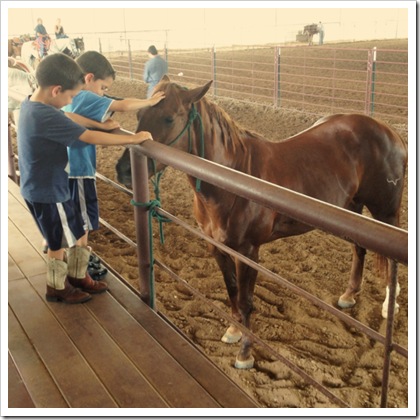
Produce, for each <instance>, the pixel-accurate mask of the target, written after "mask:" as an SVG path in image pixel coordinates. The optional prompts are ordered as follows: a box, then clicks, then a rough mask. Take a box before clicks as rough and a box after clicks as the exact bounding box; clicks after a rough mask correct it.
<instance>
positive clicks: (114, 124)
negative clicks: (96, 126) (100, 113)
mask: <svg viewBox="0 0 420 420" xmlns="http://www.w3.org/2000/svg"><path fill="white" fill-rule="evenodd" d="M101 126H102V130H104V131H112V130H115V129H116V128H120V123H119V122H118V121H114V120H112V119H111V118H108V119H107V120H106V121H104V122H103V123H102V124H101Z"/></svg>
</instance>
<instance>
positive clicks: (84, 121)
mask: <svg viewBox="0 0 420 420" xmlns="http://www.w3.org/2000/svg"><path fill="white" fill-rule="evenodd" d="M65 115H66V117H68V118H70V119H71V120H72V121H73V122H75V123H76V124H79V125H81V126H82V127H86V128H91V129H93V130H103V131H111V130H114V129H115V128H119V126H120V125H119V123H118V122H117V121H113V120H111V119H109V120H107V121H105V122H103V123H102V122H99V121H95V120H91V119H90V118H86V117H83V116H82V115H79V114H75V113H74V112H65Z"/></svg>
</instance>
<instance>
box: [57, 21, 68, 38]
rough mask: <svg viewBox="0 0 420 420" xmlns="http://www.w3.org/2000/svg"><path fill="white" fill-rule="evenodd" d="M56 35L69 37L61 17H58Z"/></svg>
mask: <svg viewBox="0 0 420 420" xmlns="http://www.w3.org/2000/svg"><path fill="white" fill-rule="evenodd" d="M54 32H55V37H56V38H57V39H62V38H68V36H67V35H66V34H65V33H64V28H63V26H62V25H61V19H60V18H58V19H57V22H56V24H55V28H54Z"/></svg>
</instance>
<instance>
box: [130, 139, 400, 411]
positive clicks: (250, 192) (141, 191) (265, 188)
mask: <svg viewBox="0 0 420 420" xmlns="http://www.w3.org/2000/svg"><path fill="white" fill-rule="evenodd" d="M168 148H169V146H166V145H162V144H160V143H156V142H145V143H143V144H142V145H139V146H136V147H135V148H131V164H132V172H133V195H134V197H143V198H145V199H146V200H147V199H148V198H147V192H148V187H147V182H148V181H147V177H137V178H135V177H134V175H135V174H136V173H138V174H139V173H144V171H146V170H147V169H146V168H147V160H146V159H145V157H146V156H147V157H149V158H152V159H156V160H158V161H160V162H163V163H164V164H166V165H169V166H172V167H174V168H175V169H178V170H181V171H183V172H185V173H187V174H189V175H192V176H194V177H197V178H199V179H201V180H203V181H206V182H209V183H211V184H213V185H216V186H218V187H220V188H223V189H226V190H227V191H230V192H232V193H234V194H237V195H239V196H241V197H244V198H247V199H250V200H252V201H255V202H257V203H259V204H262V205H264V206H267V207H270V208H272V209H273V210H276V211H279V212H280V213H284V214H286V215H292V217H295V218H296V219H297V220H300V221H302V222H305V223H307V224H309V225H310V226H314V227H316V228H320V229H322V230H325V231H327V232H331V233H333V234H334V235H337V236H339V237H342V238H344V239H346V240H350V241H355V242H356V243H359V244H362V246H366V248H367V249H371V250H375V251H379V252H380V253H384V254H385V255H387V256H389V257H391V258H393V259H396V260H399V261H401V262H403V263H404V264H407V261H408V232H406V231H403V230H402V229H399V228H394V227H392V226H389V225H385V224H384V223H381V222H377V221H375V220H373V219H370V218H367V217H364V216H361V215H358V214H352V213H351V212H348V211H346V210H344V209H341V208H338V207H336V206H332V205H330V204H327V203H323V202H321V201H319V200H315V199H313V198H310V197H307V196H304V195H302V194H298V193H296V192H294V191H291V190H288V189H286V188H283V187H279V186H277V185H273V184H271V183H267V182H265V181H262V180H260V179H257V178H253V177H251V176H249V175H246V174H244V173H241V172H238V171H235V170H232V169H230V168H225V167H223V166H220V165H216V164H214V163H213V162H210V161H206V160H203V159H201V158H198V157H196V156H193V155H190V154H187V153H185V152H182V151H179V150H177V149H173V148H170V153H168V150H167V149H168ZM133 166H134V167H133ZM145 191H146V195H145ZM297 203H298V204H297ZM141 204H142V205H141V207H136V208H135V214H136V215H137V214H138V213H139V214H141V217H142V219H143V224H142V225H140V224H137V225H136V230H137V235H139V234H140V235H143V239H142V240H143V241H144V240H145V239H144V236H147V235H145V232H146V231H148V235H149V236H148V237H150V235H151V234H152V233H151V232H150V231H149V226H148V225H147V223H146V222H145V221H144V220H145V219H146V216H145V215H146V214H147V213H148V212H149V211H150V208H148V207H147V206H145V205H144V204H146V203H144V202H143V203H141ZM297 209H300V211H298V213H297ZM157 212H158V213H159V212H160V213H161V214H162V215H164V216H166V217H168V218H170V219H171V220H172V221H177V222H179V220H177V219H176V218H174V217H173V216H172V215H170V214H169V213H167V212H164V211H161V210H160V209H157ZM324 216H325V217H324ZM136 217H137V218H138V220H140V218H139V216H136ZM353 218H354V220H352V219H353ZM183 226H184V227H186V226H185V224H183ZM188 230H189V231H190V232H193V231H194V230H195V229H188ZM196 234H197V235H199V236H200V237H202V238H204V239H205V240H207V241H209V242H211V243H212V244H213V245H215V246H217V247H219V248H220V249H222V250H223V251H225V252H227V253H228V254H230V255H232V256H233V257H234V258H239V259H241V260H242V261H243V262H245V263H246V264H248V265H250V266H251V267H252V268H254V269H256V270H258V271H260V272H263V273H264V274H265V275H267V276H268V277H269V278H271V279H274V280H275V281H276V282H277V283H278V284H280V285H281V286H285V287H287V288H290V289H291V290H293V292H294V293H296V294H297V295H300V296H303V297H305V298H306V299H308V300H309V301H311V302H312V303H314V304H315V305H317V306H319V307H321V308H322V309H324V310H326V311H327V312H329V313H331V314H333V315H335V316H337V317H339V318H340V319H342V320H343V321H344V322H346V323H348V324H349V325H352V326H356V328H358V329H360V330H361V331H362V332H363V333H365V334H367V335H368V336H369V337H371V338H373V339H375V340H377V341H379V342H381V343H382V344H384V347H385V352H384V365H383V376H382V393H381V407H386V406H387V396H388V387H389V374H390V358H391V352H392V350H394V351H397V352H398V353H399V354H401V355H403V356H404V357H408V352H407V350H406V349H404V348H402V347H401V346H399V345H398V344H395V343H393V340H392V335H393V324H394V307H395V299H396V287H397V282H396V280H395V281H393V282H392V284H390V285H389V288H390V301H389V306H388V311H389V314H388V319H387V328H386V336H385V337H383V336H380V334H378V333H376V332H375V331H373V330H371V329H370V328H369V327H368V326H366V325H363V324H361V323H358V322H357V321H355V320H354V319H353V318H351V317H349V316H348V315H346V314H344V313H343V312H341V311H339V310H337V309H336V308H334V307H332V306H331V305H328V304H327V303H325V302H323V301H322V300H320V299H318V298H317V297H315V296H313V295H311V294H310V293H308V292H306V291H305V290H303V289H300V288H299V287H297V286H295V285H293V284H292V283H290V282H288V281H287V280H285V279H283V278H281V277H280V276H278V275H276V274H274V273H272V272H271V271H269V270H267V269H265V268H264V267H262V266H260V265H259V264H257V263H255V262H254V261H251V260H249V259H248V258H246V257H244V256H243V255H240V254H239V253H237V252H236V251H233V250H232V249H230V248H228V247H226V246H224V245H223V244H221V243H219V242H217V241H215V240H213V239H212V238H210V237H208V236H207V235H204V234H202V233H198V232H196ZM388 235H389V237H388ZM138 237H139V236H138ZM387 237H388V239H386V238H387ZM375 238H376V239H375ZM377 239H378V241H377V243H376V244H374V242H376V240H377ZM365 240H366V241H367V242H365ZM372 241H373V242H372ZM368 242H369V244H368ZM385 243H388V245H389V247H388V245H385ZM384 246H385V248H388V249H387V250H385V248H384ZM138 256H139V267H145V266H149V267H153V265H154V261H153V259H152V260H150V259H149V260H147V258H146V260H145V259H144V257H143V255H142V253H141V252H139V253H138ZM149 256H150V254H149ZM158 265H159V266H162V265H161V264H160V263H159V264H158ZM139 275H140V277H139V278H140V282H141V284H142V285H141V289H142V290H143V291H145V292H146V293H145V295H144V296H143V298H144V300H145V301H146V302H148V303H149V304H150V303H151V302H154V296H153V293H154V291H153V290H154V287H153V282H154V278H153V272H150V273H145V271H144V270H142V269H140V270H139ZM174 278H177V276H176V275H174ZM229 318H230V317H229ZM243 328H244V327H242V326H241V329H243ZM251 335H252V336H253V334H252V333H251ZM259 341H260V340H259V339H258V340H257V342H259ZM276 357H277V358H278V359H279V360H281V361H282V362H283V363H285V364H286V365H287V366H288V367H290V368H291V369H292V370H293V371H294V372H296V373H298V374H299V375H300V376H301V377H302V378H304V379H305V380H306V381H307V382H308V383H311V384H312V385H314V386H315V387H316V388H317V389H318V390H320V391H321V392H322V393H323V394H324V395H326V396H327V397H328V398H330V400H331V401H334V402H335V403H337V404H339V405H342V404H343V403H344V401H342V400H340V399H339V398H338V397H336V396H334V395H333V394H331V393H330V391H329V390H328V389H327V388H325V387H324V386H322V385H321V384H319V383H317V382H316V381H315V380H314V379H313V378H310V377H309V378H308V375H307V374H306V373H305V372H302V371H301V369H299V368H297V366H295V365H294V364H293V363H292V362H290V361H288V360H285V358H284V357H283V356H280V355H279V354H277V356H276Z"/></svg>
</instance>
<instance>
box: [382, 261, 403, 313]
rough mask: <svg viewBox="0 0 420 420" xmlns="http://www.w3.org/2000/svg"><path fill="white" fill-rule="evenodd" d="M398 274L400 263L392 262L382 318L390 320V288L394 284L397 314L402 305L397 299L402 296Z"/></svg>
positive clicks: (390, 263)
mask: <svg viewBox="0 0 420 420" xmlns="http://www.w3.org/2000/svg"><path fill="white" fill-rule="evenodd" d="M397 273H398V263H397V262H396V261H393V260H390V261H389V276H388V279H387V280H388V283H387V286H386V297H385V300H384V303H383V304H382V317H383V318H388V306H389V292H390V290H389V288H390V287H391V285H392V284H395V285H396V286H395V306H394V308H395V309H394V311H395V312H394V313H395V314H397V313H398V311H399V307H400V305H398V303H397V297H398V295H399V294H400V284H399V283H398V280H397Z"/></svg>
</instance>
